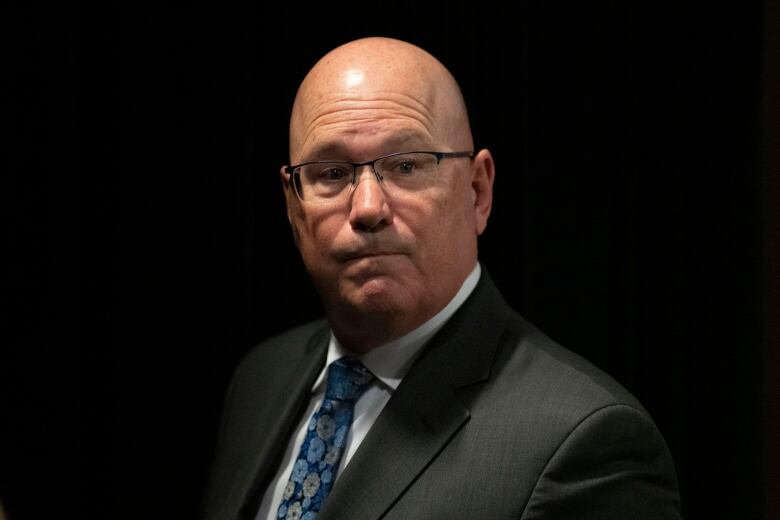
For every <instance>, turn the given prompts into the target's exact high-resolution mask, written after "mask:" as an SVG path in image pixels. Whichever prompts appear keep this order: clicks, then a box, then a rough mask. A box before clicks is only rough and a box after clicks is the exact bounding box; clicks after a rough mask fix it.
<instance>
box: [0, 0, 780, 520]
mask: <svg viewBox="0 0 780 520" xmlns="http://www.w3.org/2000/svg"><path fill="white" fill-rule="evenodd" d="M491 4H497V2H485V1H482V2H471V1H447V2H444V1H437V2H429V3H424V4H423V3H417V2H398V3H396V4H394V5H392V6H391V5H390V4H387V3H382V4H371V3H361V4H358V5H357V6H355V7H354V8H352V9H346V8H334V6H333V5H327V6H324V7H320V8H317V7H304V6H303V5H302V4H297V3H296V5H289V6H288V5H274V6H273V7H262V6H260V5H254V3H250V2H246V3H244V4H237V5H236V6H235V7H226V6H224V5H221V4H220V5H217V4H214V5H212V6H210V7H189V6H184V5H183V4H180V3H177V2H168V3H164V2H160V3H157V4H155V6H154V7H149V8H140V7H135V8H126V9H125V8H105V7H104V8H102V10H98V11H95V10H94V8H93V7H90V8H89V9H87V8H86V7H82V8H80V9H76V8H74V9H70V8H62V7H61V8H58V9H57V10H55V11H51V10H47V11H43V10H41V11H37V10H35V9H34V8H32V7H29V6H25V7H18V6H17V8H16V9H13V16H3V17H2V22H0V23H2V33H3V35H4V39H5V40H6V41H5V42H4V48H5V49H6V51H7V53H8V56H7V59H6V60H5V63H6V64H8V67H7V71H9V72H10V74H9V75H8V76H7V77H6V79H5V80H4V82H5V86H6V88H7V89H8V92H9V94H10V96H4V98H5V99H4V101H3V110H4V111H3V114H5V115H4V119H5V121H4V122H5V123H6V125H7V127H8V129H9V130H10V131H11V135H12V137H11V139H10V141H5V144H6V146H5V147H4V148H6V149H5V150H4V155H5V156H6V167H5V168H4V169H5V170H6V173H4V174H3V175H2V181H0V182H1V183H2V184H1V185H0V190H1V193H0V197H1V199H0V202H1V203H2V206H3V208H4V215H5V219H4V220H5V226H4V228H5V230H6V231H5V236H4V242H5V244H6V245H7V246H8V251H9V254H8V256H7V258H8V263H7V266H6V268H5V274H4V276H3V291H2V292H3V297H2V301H3V305H4V312H3V316H2V326H3V333H4V335H3V337H4V338H8V339H7V340H3V347H2V360H1V362H0V378H1V379H2V383H0V385H2V387H1V388H0V392H2V397H0V399H2V400H3V401H2V404H3V409H2V418H1V419H0V420H2V428H0V429H1V430H2V446H0V457H2V458H0V478H1V481H0V484H1V485H2V487H1V488H0V499H1V500H3V501H4V502H5V505H6V508H7V509H8V511H9V513H10V514H11V518H12V519H19V520H21V519H25V518H44V517H45V515H49V514H52V513H54V512H60V513H63V512H65V513H74V516H76V517H80V518H92V517H94V518H139V517H140V518H157V517H159V518H163V517H166V518H192V517H194V516H195V515H196V511H197V507H198V501H199V500H200V493H201V490H202V486H203V484H204V481H205V477H206V473H207V470H208V465H209V462H210V457H211V452H212V450H213V445H214V440H215V435H216V428H217V422H218V415H219V408H220V405H221V400H222V397H223V393H224V390H225V387H226V384H227V381H228V379H229V377H230V373H231V370H232V368H233V367H234V366H235V364H236V362H237V361H238V360H239V358H240V357H241V356H242V355H243V354H244V353H245V352H246V351H247V350H248V349H249V348H251V346H252V345H253V344H254V343H255V342H257V341H258V340H260V339H262V338H263V337H265V336H268V335H270V334H273V333H276V332H278V331H281V330H283V329H285V328H287V327H289V326H291V325H293V324H297V323H300V322H303V321H306V320H309V319H311V318H313V317H317V316H319V315H320V312H321V309H320V306H319V302H318V299H317V297H316V295H315V294H314V292H313V290H312V289H311V287H310V285H309V282H308V280H307V278H306V275H305V272H304V271H303V268H302V264H301V262H300V260H299V259H298V256H297V253H296V251H295V249H294V247H293V244H292V240H291V238H290V233H289V228H288V225H287V222H286V217H285V213H284V207H283V200H282V196H281V190H280V184H279V179H278V173H277V172H278V169H279V166H280V165H281V164H283V163H285V162H286V160H287V156H286V154H287V145H286V130H287V128H286V127H287V118H288V116H289V108H290V106H291V103H292V100H293V97H294V94H295V89H296V87H297V85H298V83H299V82H300V80H301V79H302V78H303V76H304V74H305V73H306V71H307V70H308V69H309V67H311V65H313V63H314V62H315V61H316V59H317V58H318V57H320V56H321V55H322V54H323V53H324V52H325V51H326V50H328V49H330V48H332V47H334V46H336V45H338V44H341V43H343V42H345V41H348V40H350V39H353V38H356V37H360V36H368V35H387V36H395V37H399V38H403V39H407V40H409V41H411V42H413V43H416V44H418V45H421V46H422V47H424V48H426V49H427V50H429V51H430V52H432V53H433V54H434V55H436V56H437V57H439V58H440V59H441V60H442V61H443V62H444V64H445V65H446V66H448V67H449V68H450V70H451V71H452V72H453V73H454V75H455V76H456V77H457V78H458V80H459V81H460V83H461V86H462V88H463V91H464V94H465V96H466V99H467V102H468V104H469V108H470V112H471V117H472V123H473V129H474V134H475V138H476V141H477V146H478V147H488V148H490V149H491V151H492V152H493V154H494V156H495V160H496V163H497V177H496V185H495V190H496V193H495V204H494V211H493V215H492V217H491V219H490V224H489V226H488V230H487V232H486V234H485V235H484V236H483V238H482V239H481V242H480V257H481V259H482V261H483V263H484V264H485V265H486V267H487V269H488V270H489V272H490V273H491V275H492V276H493V278H494V279H495V280H496V282H497V283H498V285H499V287H500V288H502V290H503V292H504V295H505V297H506V298H507V300H508V301H509V302H510V303H511V304H512V305H513V306H514V307H516V308H517V309H518V310H519V311H520V312H521V313H522V314H524V315H525V316H526V317H527V318H528V319H530V320H531V321H532V322H535V323H536V324H537V325H538V326H539V327H541V328H542V329H543V330H544V331H546V332H547V333H548V334H549V335H550V336H551V337H553V338H554V339H555V340H557V341H559V342H560V343H562V344H564V345H566V346H568V347H569V348H571V349H572V350H575V351H577V352H579V353H581V354H583V355H584V356H585V357H587V358H589V359H590V360H592V361H593V362H594V363H595V364H597V365H599V366H600V367H602V368H604V369H605V370H607V371H608V372H610V373H611V374H613V375H614V376H615V377H616V378H617V379H618V380H619V381H620V382H622V383H623V384H624V385H625V386H626V387H627V388H629V389H630V390H631V391H632V392H633V393H635V394H636V395H637V396H638V397H639V399H640V400H641V401H642V402H643V403H644V404H645V405H646V407H647V408H648V409H649V410H650V412H651V413H652V415H653V417H654V418H655V420H656V422H657V423H658V426H659V428H660V429H661V431H662V432H663V434H664V436H665V438H666V440H667V442H668V444H669V446H670V449H671V451H672V453H673V455H674V458H675V461H676V464H677V469H678V473H679V478H680V485H681V490H682V497H683V504H684V511H685V514H686V516H687V517H688V518H694V519H695V518H761V517H763V514H764V513H763V512H764V506H763V505H762V504H763V503H764V501H765V500H766V503H767V504H769V507H774V506H772V503H771V499H770V498H769V495H770V494H771V493H770V492H769V491H770V490H771V489H772V488H771V487H770V486H771V485H772V482H776V481H772V480H771V479H770V478H766V476H765V472H766V471H773V470H772V469H771V468H770V464H769V463H766V464H764V465H763V466H762V461H763V460H765V459H766V457H767V456H769V455H772V456H775V457H776V455H777V451H776V447H775V446H774V439H773V437H770V433H768V432H770V431H772V430H771V428H775V431H777V429H776V424H775V423H772V424H769V423H768V420H769V419H768V418H769V417H774V420H775V421H776V418H777V414H776V413H765V412H766V410H764V409H763V408H762V407H763V406H764V404H766V405H767V406H768V403H770V402H772V401H771V400H770V399H768V398H765V395H764V394H765V393H766V392H765V389H764V387H762V377H763V374H764V372H765V369H766V373H767V376H766V379H767V380H769V379H771V376H772V374H774V375H777V374H778V372H777V371H774V372H772V370H774V369H772V368H771V367H770V368H767V367H765V366H764V365H763V358H764V353H763V351H762V345H765V346H766V348H767V353H769V352H772V350H770V346H769V343H768V342H767V338H764V337H763V335H762V330H764V328H765V325H767V324H769V323H770V322H771V321H772V320H770V314H769V313H770V309H772V308H773V307H772V305H775V307H774V308H775V309H776V308H777V307H776V301H777V300H776V293H771V292H769V291H764V288H765V287H766V285H765V284H764V283H763V281H762V280H763V278H762V277H763V273H764V271H763V270H762V269H763V267H762V266H763V265H764V264H763V263H762V262H763V260H762V246H763V247H766V246H767V243H768V242H769V241H771V242H772V244H776V238H777V233H776V229H777V227H776V223H774V222H770V223H766V222H765V223H764V224H763V225H762V219H764V218H765V216H766V215H771V214H773V213H772V212H771V211H768V210H767V208H770V207H775V206H774V204H776V203H777V198H776V193H777V190H775V192H774V193H775V195H774V196H773V197H774V198H772V197H766V196H762V194H765V193H766V191H765V190H764V188H766V186H767V185H768V183H770V182H771V183H773V186H775V187H777V182H776V180H771V179H770V177H769V176H768V175H767V174H766V172H767V170H766V164H765V163H764V162H762V155H761V143H762V126H761V121H762V117H763V120H764V121H765V122H766V121H770V120H771V118H769V117H767V115H766V110H767V105H766V102H765V99H764V97H762V85H764V88H765V89H766V88H767V87H766V85H767V83H762V63H764V62H767V63H769V61H770V60H769V58H767V56H770V57H771V56H776V53H775V54H772V53H769V52H768V51H767V49H766V48H765V47H764V46H763V37H762V31H763V27H764V17H763V15H762V11H763V9H764V5H763V4H762V3H761V2H758V1H741V0H740V1H737V0H732V1H725V0H724V1H717V2H710V3H708V4H707V6H706V8H694V7H691V6H685V5H680V4H683V3H681V2H680V3H677V5H675V7H674V9H673V10H672V9H668V8H666V7H664V6H660V5H658V4H657V3H655V2H653V3H650V2H648V3H645V4H644V5H643V6H637V5H635V4H634V3H630V5H628V4H629V3H627V2H595V3H594V2H587V5H579V6H577V7H574V6H566V7H564V6H563V5H561V4H559V3H548V2H522V3H520V4H518V6H517V7H515V8H510V7H502V8H499V7H497V6H495V5H491ZM770 4H773V3H772V2H769V3H767V5H770ZM775 5H776V4H775ZM774 12H777V9H775V10H774ZM775 62H776V61H775ZM774 85H776V83H775V84H774ZM775 128H776V126H775ZM775 157H776V156H775ZM762 167H763V168H765V169H764V174H762ZM762 208H763V209H762ZM775 213H776V212H775ZM773 247H774V246H773ZM773 250H774V251H777V249H776V248H775V249H773ZM774 272H775V274H776V270H775V271H774ZM775 287H776V285H775ZM773 298H775V299H774V300H773ZM775 339H776V338H775ZM772 348H774V347H772ZM766 388H769V389H770V392H771V391H773V390H771V388H774V389H775V390H776V386H775V387H769V386H767V387H766ZM773 395H776V394H773ZM762 468H763V469H762ZM774 504H775V505H776V502H774ZM66 516H71V515H69V514H68V515H66ZM767 518H769V511H768V510H767Z"/></svg>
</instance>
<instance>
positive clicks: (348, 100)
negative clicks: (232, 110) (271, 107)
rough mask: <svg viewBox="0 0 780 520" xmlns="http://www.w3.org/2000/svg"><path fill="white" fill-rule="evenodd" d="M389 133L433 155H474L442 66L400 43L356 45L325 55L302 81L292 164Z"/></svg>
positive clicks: (455, 90) (457, 95) (460, 105)
mask: <svg viewBox="0 0 780 520" xmlns="http://www.w3.org/2000/svg"><path fill="white" fill-rule="evenodd" d="M391 133H394V134H395V137H394V138H395V139H400V140H404V139H417V140H418V141H419V140H420V139H422V140H423V141H426V140H427V141H429V144H430V145H431V146H434V145H435V146H437V147H439V148H442V147H443V148H445V149H452V150H470V149H472V148H473V143H472V137H471V130H470V127H469V121H468V114H467V111H466V106H465V103H464V101H463V96H462V94H461V91H460V88H459V87H458V84H457V82H456V81H455V79H454V78H453V77H452V74H450V72H449V71H448V70H447V69H446V68H445V67H444V65H442V64H441V63H440V62H439V61H438V60H437V59H436V58H434V57H433V56H431V55H430V54H429V53H427V52H426V51H424V50H422V49H420V48H419V47H416V46H414V45H411V44H409V43H406V42H402V41H399V40H393V39H389V38H365V39H361V40H356V41H353V42H350V43H347V44H345V45H342V46H341V47H338V48H336V49H334V50H333V51H331V52H330V53H328V54H327V55H325V56H324V57H323V58H322V59H321V60H320V61H319V62H317V64H316V65H314V67H313V68H312V69H311V71H309V73H308V75H307V76H306V78H305V79H304V80H303V83H302V84H301V87H300V89H299V90H298V95H297V96H296V98H295V104H294V106H293V112H292V117H291V120H290V155H291V161H293V163H295V162H300V161H301V160H309V159H312V158H314V157H313V156H312V154H316V153H317V152H318V147H321V146H322V142H323V141H325V142H326V146H327V145H328V144H329V143H330V142H331V141H332V142H336V141H339V140H342V141H349V140H350V139H354V138H356V137H358V136H364V137H365V136H368V137H370V136H372V135H376V136H377V138H383V137H387V136H388V135H389V134H391ZM416 134H419V135H416ZM330 144H332V143H330ZM399 145H400V143H399ZM352 149H354V147H353V148H352ZM390 151H398V150H395V149H393V150H390ZM374 152H375V151H369V150H366V153H374ZM354 160H357V159H356V158H354Z"/></svg>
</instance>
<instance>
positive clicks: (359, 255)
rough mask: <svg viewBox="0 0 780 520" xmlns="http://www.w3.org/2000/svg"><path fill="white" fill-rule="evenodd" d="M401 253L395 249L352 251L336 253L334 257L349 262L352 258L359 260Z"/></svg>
mask: <svg viewBox="0 0 780 520" xmlns="http://www.w3.org/2000/svg"><path fill="white" fill-rule="evenodd" d="M399 254H401V253H398V252H395V251H354V252H345V253H342V254H337V255H336V257H337V258H338V259H339V260H340V261H342V262H350V261H354V260H360V259H363V258H372V257H377V256H391V255H399Z"/></svg>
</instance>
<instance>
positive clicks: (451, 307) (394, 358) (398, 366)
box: [255, 263, 482, 520]
mask: <svg viewBox="0 0 780 520" xmlns="http://www.w3.org/2000/svg"><path fill="white" fill-rule="evenodd" d="M481 272H482V270H481V268H480V266H479V263H477V265H476V266H475V267H474V269H473V270H472V271H471V273H470V274H469V275H468V276H467V277H466V279H465V280H464V281H463V285H461V287H460V289H459V290H458V292H457V294H455V296H454V297H453V298H452V300H451V301H450V302H449V303H448V304H447V305H446V306H445V307H444V308H443V309H442V310H441V311H439V313H438V314H436V315H435V316H434V317H433V318H431V319H430V320H428V321H426V322H425V323H423V324H422V325H420V326H419V327H417V328H416V329H414V330H413V331H411V332H410V333H408V334H406V335H405V336H402V337H400V338H398V339H396V340H394V341H391V342H390V343H387V344H385V345H381V346H379V347H377V348H375V349H373V350H370V351H369V352H367V353H366V354H363V355H362V356H357V358H358V359H360V360H361V361H362V362H363V364H364V365H365V366H366V367H367V368H368V369H369V370H370V371H371V373H372V374H374V375H375V376H376V379H375V380H374V381H373V382H372V383H371V384H370V385H369V387H368V388H367V389H366V390H365V392H364V393H363V395H361V396H360V398H359V399H358V400H357V401H356V402H355V412H354V416H353V419H352V427H351V428H350V431H349V434H348V435H347V440H346V445H345V451H344V454H343V455H342V457H341V462H340V463H339V470H338V471H337V472H336V480H338V477H339V475H340V474H341V472H342V471H344V467H345V466H346V465H347V464H349V460H350V459H351V458H352V456H353V455H354V454H355V451H357V449H358V446H360V443H361V442H363V439H364V438H365V436H366V434H367V433H368V430H370V429H371V426H373V424H374V422H375V421H376V419H377V417H379V413H380V412H381V411H382V409H383V408H384V407H385V405H386V404H387V401H389V400H390V396H391V395H393V392H395V389H396V388H398V385H399V384H401V380H403V378H404V376H405V375H406V372H407V371H408V370H409V367H410V366H411V365H412V363H413V362H414V360H415V359H416V358H417V355H418V354H419V353H420V352H421V351H422V347H423V346H425V344H426V343H427V342H428V340H430V339H431V338H432V337H433V335H434V334H436V332H438V331H439V329H440V328H441V327H442V326H443V325H444V324H445V323H446V322H447V320H449V319H450V317H451V316H452V315H453V314H454V313H455V311H456V310H458V308H459V307H460V306H461V305H462V304H463V302H464V301H466V298H468V296H469V295H470V294H471V292H472V291H473V290H474V287H476V285H477V281H479V276H480V274H481ZM344 356H350V357H356V356H355V355H354V354H353V353H352V352H350V351H348V350H347V349H346V348H344V346H343V345H341V343H339V341H338V340H337V339H336V337H335V336H334V335H333V333H331V335H330V343H329V345H328V357H327V361H326V363H325V366H324V367H323V369H322V371H321V372H320V374H319V377H317V379H316V381H315V382H314V385H313V386H312V389H311V400H310V401H309V406H308V408H307V409H306V412H305V413H304V414H303V416H302V417H301V420H300V422H299V423H298V427H297V428H296V429H295V434H294V435H293V436H292V438H291V439H290V442H289V443H288V444H287V448H286V449H285V452H284V456H283V457H282V461H281V463H280V464H279V471H277V473H276V475H275V476H274V478H273V480H271V482H270V485H269V486H268V488H267V489H266V490H265V494H264V495H263V501H262V502H261V503H260V509H259V510H258V512H257V515H256V516H255V520H276V519H277V516H276V511H277V509H278V508H279V504H280V503H281V500H282V493H283V492H284V488H285V486H286V485H287V481H288V480H289V478H290V473H291V472H292V468H293V464H294V463H295V459H296V457H297V456H298V450H299V449H300V446H301V444H302V443H303V439H304V437H305V436H306V426H307V425H308V424H309V419H310V418H311V416H312V415H313V414H314V412H315V411H316V410H317V409H318V408H319V406H320V404H321V403H322V400H323V399H324V397H325V388H326V378H327V367H328V366H330V364H331V363H332V362H333V361H336V360H337V359H339V358H342V357H344Z"/></svg>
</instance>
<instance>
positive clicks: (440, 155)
mask: <svg viewBox="0 0 780 520" xmlns="http://www.w3.org/2000/svg"><path fill="white" fill-rule="evenodd" d="M410 153H427V154H430V155H433V156H435V157H436V164H439V163H440V162H441V160H442V159H456V158H459V157H468V158H469V159H473V158H474V152H473V151H463V152H432V151H429V150H415V151H409V152H395V153H389V154H387V155H383V156H381V157H377V158H376V159H372V160H370V161H365V162H359V163H356V162H349V161H309V162H304V163H300V164H296V165H293V166H285V167H284V172H285V173H287V174H289V175H290V179H291V180H292V184H293V187H294V188H295V194H296V195H297V196H298V198H299V199H300V200H302V201H305V200H306V199H304V198H303V196H302V195H301V192H300V189H299V187H298V184H299V183H300V180H297V179H296V177H300V174H296V173H295V170H297V169H298V168H301V167H303V166H309V165H311V164H333V163H338V164H349V165H351V166H352V180H351V181H350V185H351V186H355V183H356V181H357V172H358V169H359V168H360V167H361V166H370V167H371V171H372V172H374V176H375V177H376V180H377V181H379V182H380V183H381V182H382V179H383V178H384V177H383V176H381V175H379V173H378V172H377V171H376V168H375V167H374V165H375V164H376V162H377V161H381V160H382V159H387V158H388V157H395V156H398V155H407V154H410Z"/></svg>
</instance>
